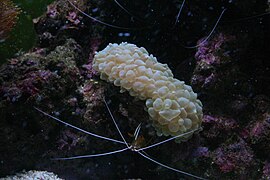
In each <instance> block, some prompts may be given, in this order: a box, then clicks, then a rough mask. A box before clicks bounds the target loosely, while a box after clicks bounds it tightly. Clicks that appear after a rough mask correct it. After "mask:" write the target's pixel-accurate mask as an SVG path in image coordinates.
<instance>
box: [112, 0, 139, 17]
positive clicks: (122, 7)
mask: <svg viewBox="0 0 270 180" xmlns="http://www.w3.org/2000/svg"><path fill="white" fill-rule="evenodd" d="M114 2H115V3H116V4H117V5H118V6H119V7H120V8H121V9H123V10H124V11H125V12H126V13H128V14H129V15H130V16H132V17H134V18H135V19H137V20H139V21H142V20H141V19H139V18H137V17H136V16H135V15H133V14H132V13H131V12H129V11H128V10H127V9H126V8H125V7H124V6H122V5H121V4H120V3H119V2H118V1H117V0H114Z"/></svg>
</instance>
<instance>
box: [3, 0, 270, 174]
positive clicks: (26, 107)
mask: <svg viewBox="0 0 270 180" xmlns="http://www.w3.org/2000/svg"><path fill="white" fill-rule="evenodd" d="M71 2H73V3H74V4H75V5H76V6H78V7H79V8H80V9H82V11H84V12H86V13H89V14H90V15H91V16H93V17H95V18H97V19H98V20H101V21H104V22H106V23H112V24H113V25H117V26H126V27H127V28H132V29H119V28H115V29H114V28H111V27H107V26H103V25H101V24H99V22H98V21H94V20H92V19H88V18H87V17H86V16H83V15H82V14H81V13H80V12H79V11H78V10H76V9H75V8H74V7H73V6H72V5H71V4H70V3H68V2H67V1H66V0H56V1H54V2H53V3H52V4H51V5H50V6H48V8H47V12H45V13H44V15H43V16H41V17H39V18H36V19H34V26H35V29H36V31H37V36H38V42H37V44H36V47H34V48H33V49H32V50H31V51H30V52H28V53H22V54H21V55H19V56H17V57H14V58H13V59H10V60H9V62H8V63H4V65H3V66H2V67H1V69H0V117H1V118H0V126H1V127H4V128H2V130H1V131H0V144H1V145H2V144H4V146H0V152H4V153H2V154H1V156H0V161H1V163H0V176H6V175H7V174H13V173H14V172H17V171H19V170H21V169H28V170H29V169H41V170H48V171H52V172H56V173H57V174H59V176H60V177H63V178H67V179H87V178H89V177H93V178H96V179H108V178H113V179H126V178H133V177H136V178H137V177H141V178H145V179H157V178H160V177H161V176H162V177H163V178H164V179H180V178H183V176H182V174H180V173H175V172H173V171H170V170H167V169H165V168H162V167H161V166H156V165H155V164H152V163H150V162H148V161H147V160H146V159H144V158H141V157H138V156H136V155H135V156H134V155H133V154H132V153H129V152H127V153H126V152H123V153H122V154H118V155H112V156H107V157H98V158H93V159H83V160H74V161H51V160H50V159H51V158H55V157H71V156H76V155H86V154H96V153H103V152H108V151H114V150H116V149H117V148H122V147H123V148H124V147H125V146H121V145H119V147H118V145H116V144H115V143H112V142H108V141H104V140H101V139H98V138H94V137H91V136H88V135H85V134H83V133H80V132H78V131H75V130H72V129H68V127H66V126H63V125H62V124H58V123H55V122H54V121H53V120H52V119H49V118H47V117H45V116H43V115H42V114H40V113H38V112H37V111H35V110H34V106H35V107H38V108H40V109H42V110H44V111H46V112H47V113H49V114H51V115H53V116H55V117H57V118H60V119H61V120H64V121H67V122H69V123H72V124H74V125H76V126H78V127H80V128H83V129H85V130H88V131H91V132H94V133H97V134H100V135H104V136H107V137H110V138H114V139H118V140H119V134H118V132H117V130H116V129H115V126H114V124H113V123H112V120H111V119H110V115H109V114H108V113H107V111H106V108H105V106H104V102H103V98H105V100H106V101H107V102H108V105H109V106H110V108H111V110H112V114H113V116H114V117H115V119H116V120H117V123H118V125H119V128H120V129H121V131H122V133H123V135H124V136H125V138H126V139H127V141H128V143H131V142H132V141H133V140H134V135H133V133H134V131H135V130H136V128H137V127H138V124H139V123H142V124H141V130H140V134H139V137H140V139H144V140H145V141H144V140H142V141H141V142H139V145H141V146H146V145H150V144H153V143H156V142H159V141H161V140H164V139H160V138H159V137H157V136H156V135H155V133H154V129H153V127H152V126H151V125H150V123H149V121H148V115H147V112H145V111H144V104H143V102H141V101H138V100H137V99H134V98H132V97H130V96H129V95H128V94H127V93H122V94H121V93H119V89H118V88H116V87H113V86H108V85H107V83H105V82H102V81H100V80H99V79H98V77H97V76H96V72H95V71H94V70H93V67H92V60H93V56H94V53H95V51H97V50H99V49H101V48H103V47H105V46H106V45H107V44H108V43H110V42H117V43H119V42H122V41H123V42H125V41H127V42H132V43H135V44H137V45H138V46H144V47H146V49H147V50H148V51H149V53H152V54H154V55H155V56H157V59H158V61H160V62H162V63H167V64H168V66H169V67H170V68H172V71H173V73H174V75H175V77H177V78H179V79H181V80H185V81H186V83H187V84H191V85H192V87H193V88H194V90H195V92H198V97H199V99H200V100H202V102H203V105H204V106H203V111H204V114H205V116H204V118H203V121H204V122H203V131H201V132H199V133H198V134H194V136H193V137H192V138H191V139H189V140H188V141H187V142H183V143H181V144H175V143H174V142H173V141H172V142H167V143H165V144H162V145H160V146H158V147H155V148H153V149H151V150H150V149H149V151H147V153H148V154H149V156H151V157H152V158H153V159H155V160H157V161H159V162H161V163H164V164H166V165H169V166H171V167H174V168H177V169H180V170H183V171H186V172H187V173H191V174H195V175H198V176H201V177H204V178H206V179H236V178H239V179H248V178H250V179H251V178H252V179H259V178H260V177H261V178H264V179H269V153H268V152H269V151H270V149H269V144H270V142H269V124H268V122H269V114H270V113H269V95H270V94H269V92H270V91H269V87H270V86H269V83H270V82H269V78H268V77H269V74H270V71H269V69H270V68H269V61H268V59H269V56H270V55H269V52H268V51H266V50H265V49H267V47H268V44H269V43H268V42H270V40H269V33H268V32H269V27H268V26H266V25H267V24H268V20H269V19H268V18H269V16H268V15H262V16H256V14H261V13H265V10H266V9H268V8H269V4H267V1H256V0H251V1H249V2H248V3H247V2H244V1H215V2H212V3H211V4H209V2H207V1H199V0H195V1H190V2H189V3H188V4H186V5H184V7H183V9H182V12H181V15H180V21H179V22H177V23H176V24H174V23H175V22H174V18H175V16H176V15H177V13H178V12H179V7H180V6H181V3H180V2H179V1H170V2H167V1H166V2H165V1H164V2H161V1H160V2H155V1H151V2H148V1H134V2H131V1H126V2H120V3H121V4H122V5H123V7H127V9H128V10H130V12H131V13H133V12H135V11H133V9H131V8H130V7H132V8H135V9H136V14H135V16H137V17H139V19H140V17H142V18H143V21H140V20H139V21H137V19H136V18H135V17H130V16H129V15H127V14H126V12H125V11H123V10H121V9H120V8H119V6H118V5H117V4H115V2H114V1H96V0H93V1H87V0H82V1H71ZM160 3H161V4H160ZM130 5H132V6H130ZM133 5H134V6H133ZM187 7H188V8H187ZM224 7H225V8H227V11H226V12H225V13H224V14H223V17H222V18H221V21H220V22H219V23H218V26H217V28H216V29H215V31H214V33H213V34H211V36H210V37H209V39H208V40H207V41H205V42H204V43H202V44H200V43H201V42H203V40H204V39H205V38H202V39H201V40H199V41H198V39H200V37H203V36H205V35H206V34H208V33H209V32H211V30H212V26H211V25H213V23H214V22H215V21H216V20H217V17H218V16H219V14H220V12H221V11H222V9H223V8H224ZM151 10H154V11H151ZM193 10H194V11H193ZM195 12H196V13H195ZM252 15H255V17H251V18H248V19H245V18H244V19H243V17H250V16H252ZM239 19H240V20H239ZM234 20H236V21H235V22H234ZM156 22H159V23H156ZM266 22H267V24H266ZM171 25H172V26H171ZM170 26H171V27H174V28H168V27H170ZM133 27H134V29H133ZM138 27H139V30H138V29H137V28H138ZM144 27H147V28H144ZM146 40H147V41H146ZM197 41H198V43H199V45H198V48H197V50H196V52H195V49H186V48H183V46H192V45H195V43H196V42H197ZM172 47H173V48H172ZM186 60H187V61H186ZM176 66H177V67H181V68H180V70H179V68H177V69H176V68H174V67H176ZM190 80H191V81H190ZM138 167H140V168H138ZM245 174H246V175H245ZM184 178H186V177H184Z"/></svg>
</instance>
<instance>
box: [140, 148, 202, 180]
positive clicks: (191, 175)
mask: <svg viewBox="0 0 270 180" xmlns="http://www.w3.org/2000/svg"><path fill="white" fill-rule="evenodd" d="M138 153H139V154H140V155H141V156H143V157H144V158H146V159H148V160H150V161H152V162H154V163H156V164H158V165H160V166H162V167H164V168H167V169H170V170H173V171H175V172H178V173H181V174H184V175H186V176H190V177H193V178H196V179H203V180H205V179H204V178H202V177H199V176H196V175H193V174H190V173H187V172H185V171H181V170H179V169H175V168H172V167H170V166H167V165H165V164H162V163H160V162H158V161H156V160H154V159H152V158H150V157H149V156H147V155H145V154H143V153H141V152H138Z"/></svg>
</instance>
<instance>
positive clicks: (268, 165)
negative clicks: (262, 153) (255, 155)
mask: <svg viewBox="0 0 270 180" xmlns="http://www.w3.org/2000/svg"><path fill="white" fill-rule="evenodd" d="M269 178H270V162H269V161H266V162H265V164H264V166H263V176H262V179H269Z"/></svg>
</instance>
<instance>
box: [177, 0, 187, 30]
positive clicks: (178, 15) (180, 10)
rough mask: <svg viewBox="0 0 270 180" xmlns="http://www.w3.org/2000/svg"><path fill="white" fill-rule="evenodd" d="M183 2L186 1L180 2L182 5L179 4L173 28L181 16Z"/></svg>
mask: <svg viewBox="0 0 270 180" xmlns="http://www.w3.org/2000/svg"><path fill="white" fill-rule="evenodd" d="M185 1H186V0H184V1H183V2H182V4H181V7H180V9H179V12H178V14H177V17H176V20H175V23H174V26H175V25H176V24H177V23H178V21H179V17H180V14H181V12H182V9H183V7H184V4H185Z"/></svg>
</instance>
